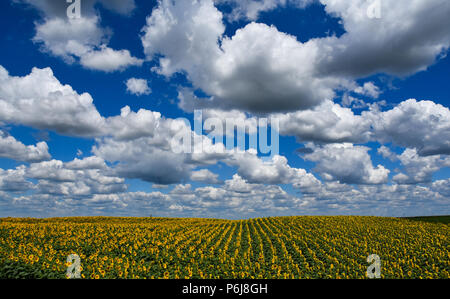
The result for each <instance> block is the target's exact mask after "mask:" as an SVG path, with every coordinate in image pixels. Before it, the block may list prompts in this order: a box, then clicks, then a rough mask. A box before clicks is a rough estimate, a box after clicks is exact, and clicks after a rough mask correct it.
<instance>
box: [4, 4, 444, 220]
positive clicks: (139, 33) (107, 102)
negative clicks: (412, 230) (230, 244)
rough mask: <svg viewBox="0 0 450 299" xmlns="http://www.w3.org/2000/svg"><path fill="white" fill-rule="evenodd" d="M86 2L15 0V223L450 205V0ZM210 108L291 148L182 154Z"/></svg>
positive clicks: (11, 23)
mask: <svg viewBox="0 0 450 299" xmlns="http://www.w3.org/2000/svg"><path fill="white" fill-rule="evenodd" d="M80 3H81V12H80V13H81V14H80V17H79V18H75V19H72V18H69V17H68V15H67V14H66V9H67V7H68V6H69V5H70V4H67V3H66V1H59V2H58V1H49V0H40V1H31V0H12V1H2V2H1V3H0V11H1V15H2V17H1V18H0V22H1V23H0V25H2V26H0V40H1V44H2V47H0V109H1V110H0V217H7V216H32V217H49V216H79V215H87V216H90V215H126V216H148V215H153V216H169V217H191V216H193V217H217V218H248V217H259V216H275V215H343V214H345V215H349V214H352V215H353V214H355V215H380V216H406V215H409V216H411V215H437V214H448V213H449V212H450V188H449V186H450V184H449V183H450V170H449V166H450V157H449V156H448V155H449V154H450V141H449V140H450V110H449V108H448V107H449V96H450V92H449V88H448V78H449V70H450V58H449V57H448V56H447V54H448V49H449V46H450V29H449V28H450V26H449V25H450V24H449V22H450V21H449V20H448V14H449V13H450V5H449V3H448V1H445V0H432V1H422V0H416V1H406V0H401V1H394V0H392V1H391V0H384V1H381V2H377V1H372V0H351V1H348V0H347V1H344V0H342V1H328V0H295V1H294V0H284V1H281V0H264V1H253V0H248V1H235V0H216V1H213V0H200V1H183V2H172V1H140V0H123V1H106V0H80ZM377 3H380V7H379V15H378V16H376V17H375V18H374V17H373V16H372V17H371V16H370V15H369V14H368V13H367V11H368V8H369V7H373V6H371V5H373V4H377ZM406 7H408V9H406ZM376 8H378V7H376ZM424 20H426V22H424ZM132 82H135V84H131V83H132ZM124 107H128V108H124ZM194 109H196V110H201V111H202V112H203V115H204V116H205V118H206V117H210V116H214V117H216V118H218V119H219V120H220V121H224V122H225V120H226V119H227V118H228V119H230V118H231V119H235V120H236V119H241V120H242V121H244V122H245V123H246V124H249V123H251V122H252V121H253V120H255V119H258V118H268V119H270V118H273V119H277V120H278V121H279V133H280V149H279V153H278V154H277V155H272V156H271V157H263V155H261V153H259V152H253V151H251V150H249V148H248V147H247V148H246V149H247V151H246V152H235V151H233V152H231V151H230V152H220V153H215V154H208V153H205V152H202V153H198V154H191V153H183V154H177V153H175V152H173V150H172V149H171V148H170V145H171V144H172V143H173V142H174V140H175V138H176V135H177V133H178V132H179V131H180V130H181V131H182V132H188V134H192V132H191V129H193V128H189V127H188V126H186V125H184V126H182V127H177V129H174V125H176V124H178V123H177V120H176V119H178V118H187V119H188V120H189V121H190V122H191V123H193V115H194V114H193V110H194ZM204 138H206V137H204ZM203 142H206V143H207V144H210V143H211V144H210V145H211V146H212V145H213V143H212V142H211V141H209V140H208V139H205V140H204V141H203ZM216 145H217V144H216Z"/></svg>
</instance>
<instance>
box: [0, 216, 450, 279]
mask: <svg viewBox="0 0 450 299" xmlns="http://www.w3.org/2000/svg"><path fill="white" fill-rule="evenodd" d="M444 222H445V221H444ZM449 235H450V228H449V226H448V224H445V223H439V222H425V221H418V220H409V219H399V218H378V217H279V218H260V219H250V220H240V221H229V220H216V219H164V218H104V217H94V218H57V219H15V218H5V219H0V278H60V279H65V278H66V273H67V269H68V267H73V265H72V264H71V262H68V259H67V257H68V256H69V255H76V256H79V265H78V270H80V273H81V278H84V279H189V278H193V279H195V278H200V279H224V278H250V279H260V278H262V279H266V278H275V279H314V278H325V279H327V278H328V279H349V278H351V279H364V278H366V272H367V268H368V266H369V263H368V261H367V257H368V256H369V255H372V254H376V255H378V256H379V257H380V260H381V277H382V278H393V279H401V278H411V279H412V278H424V279H433V278H447V279H448V278H450V250H449V249H450V248H449V246H450V243H449Z"/></svg>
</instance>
